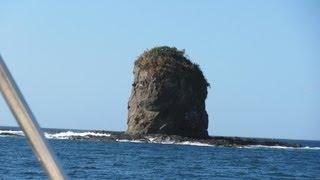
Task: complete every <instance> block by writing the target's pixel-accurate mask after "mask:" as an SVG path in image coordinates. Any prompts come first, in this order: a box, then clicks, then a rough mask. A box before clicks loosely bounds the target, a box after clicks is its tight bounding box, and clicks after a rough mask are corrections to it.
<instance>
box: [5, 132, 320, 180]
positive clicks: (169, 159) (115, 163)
mask: <svg viewBox="0 0 320 180" xmlns="http://www.w3.org/2000/svg"><path fill="white" fill-rule="evenodd" d="M49 142H50V144H51V145H52V146H53V148H54V150H55V151H56V153H57V155H58V157H59V158H60V160H61V161H62V164H63V166H64V168H65V170H66V172H67V174H68V175H69V176H70V178H71V179H212V178H217V179H229V178H234V179H248V178H255V179H270V178H276V179H293V178H296V179H320V149H319V148H317V147H320V142H318V141H300V142H299V143H302V144H303V145H305V146H310V148H300V149H286V148H279V147H278V148H263V147H260V148H259V147H255V148H224V147H208V146H191V145H174V144H152V143H149V144H146V143H132V142H116V141H97V140H69V139H67V138H58V139H54V138H53V139H49ZM0 176H1V178H0V179H45V178H46V176H45V174H44V172H43V170H42V168H41V167H40V165H39V163H38V161H37V160H36V158H35V157H34V155H33V153H32V152H31V149H30V147H29V146H28V144H27V143H26V141H25V138H24V137H20V136H8V135H1V134H0Z"/></svg>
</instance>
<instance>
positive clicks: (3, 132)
mask: <svg viewBox="0 0 320 180" xmlns="http://www.w3.org/2000/svg"><path fill="white" fill-rule="evenodd" d="M44 135H45V137H46V138H48V139H70V138H72V137H83V138H86V137H88V138H89V137H110V136H111V134H106V133H96V132H72V131H66V132H59V133H47V132H45V133H44ZM0 136H24V133H23V132H22V131H12V130H0Z"/></svg>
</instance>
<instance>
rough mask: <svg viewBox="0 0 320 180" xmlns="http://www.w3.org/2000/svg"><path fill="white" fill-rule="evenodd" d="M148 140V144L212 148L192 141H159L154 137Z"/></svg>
mask: <svg viewBox="0 0 320 180" xmlns="http://www.w3.org/2000/svg"><path fill="white" fill-rule="evenodd" d="M148 140H149V141H148V142H150V143H159V144H176V145H189V146H210V147H214V145H211V144H206V143H201V142H194V141H182V142H175V141H172V140H165V141H161V140H158V139H157V138H154V137H149V138H148Z"/></svg>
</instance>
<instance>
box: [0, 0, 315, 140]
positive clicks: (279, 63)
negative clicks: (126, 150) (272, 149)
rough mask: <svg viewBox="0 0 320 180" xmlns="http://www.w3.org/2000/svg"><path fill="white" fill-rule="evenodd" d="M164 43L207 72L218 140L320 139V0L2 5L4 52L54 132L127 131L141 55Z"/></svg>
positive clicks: (3, 121)
mask: <svg viewBox="0 0 320 180" xmlns="http://www.w3.org/2000/svg"><path fill="white" fill-rule="evenodd" d="M159 45H168V46H176V47H177V48H179V49H186V52H187V54H188V55H189V57H190V58H191V59H192V60H193V61H194V62H196V63H198V64H200V66H201V68H202V69H203V71H204V74H205V75H206V77H207V79H208V80H209V82H210V83H211V85H212V88H211V89H209V97H208V99H207V111H208V113H209V118H210V125H209V133H210V134H211V135H226V136H249V137H274V138H291V139H317V140H320V78H319V77H320V69H319V68H320V1H317V0H314V1H311V0H305V1H302V0H299V1H298V0H297V1H295V0H268V1H236V0H234V1H228V0H226V1H213V0H207V1H205V0H203V1H195V0H194V1H185V0H175V1H172V0H161V1H160V0H159V1H149V0H137V1H132V0H125V1H124V0H114V1H79V0H77V1H75V0H70V1H32V0H30V1H12V0H2V1H0V53H1V54H2V56H3V58H4V59H5V61H6V62H7V65H8V66H9V68H10V69H11V71H12V73H13V75H14V77H15V79H16V81H17V82H18V84H19V86H20V88H21V90H22V91H23V93H24V95H25V97H26V99H27V101H28V102H29V104H30V105H31V107H32V109H33V112H34V113H35V115H36V117H37V119H38V121H39V123H40V124H41V125H42V126H43V127H55V128H79V129H105V130H125V129H126V118H127V101H128V97H129V95H130V90H131V83H132V68H133V62H134V60H135V59H136V58H137V56H138V55H139V54H140V53H142V52H143V51H144V50H145V49H148V48H152V47H154V46H159ZM0 125H10V126H11V125H16V124H15V121H14V119H13V117H12V115H11V114H10V111H9V110H8V108H7V106H6V105H5V103H4V101H3V99H2V98H1V101H0Z"/></svg>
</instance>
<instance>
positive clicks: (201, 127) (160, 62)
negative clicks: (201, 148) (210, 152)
mask: <svg viewBox="0 0 320 180" xmlns="http://www.w3.org/2000/svg"><path fill="white" fill-rule="evenodd" d="M133 74H134V82H133V84H132V92H131V96H130V99H129V103H128V110H129V112H128V122H127V124H128V129H127V133H128V134H133V135H143V134H164V135H180V136H185V137H194V138H207V137H208V132H207V129H208V114H207V112H206V108H205V100H206V98H207V88H208V86H209V83H208V82H207V80H206V78H205V77H204V76H203V73H202V71H201V70H200V68H199V66H198V65H197V64H194V63H192V62H191V61H190V60H189V59H188V58H187V57H186V56H185V55H184V51H180V50H177V49H176V48H171V47H167V46H163V47H156V48H153V49H151V50H148V51H145V52H144V53H143V54H142V55H141V56H140V57H139V58H138V59H137V60H136V62H135V65H134V70H133Z"/></svg>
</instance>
